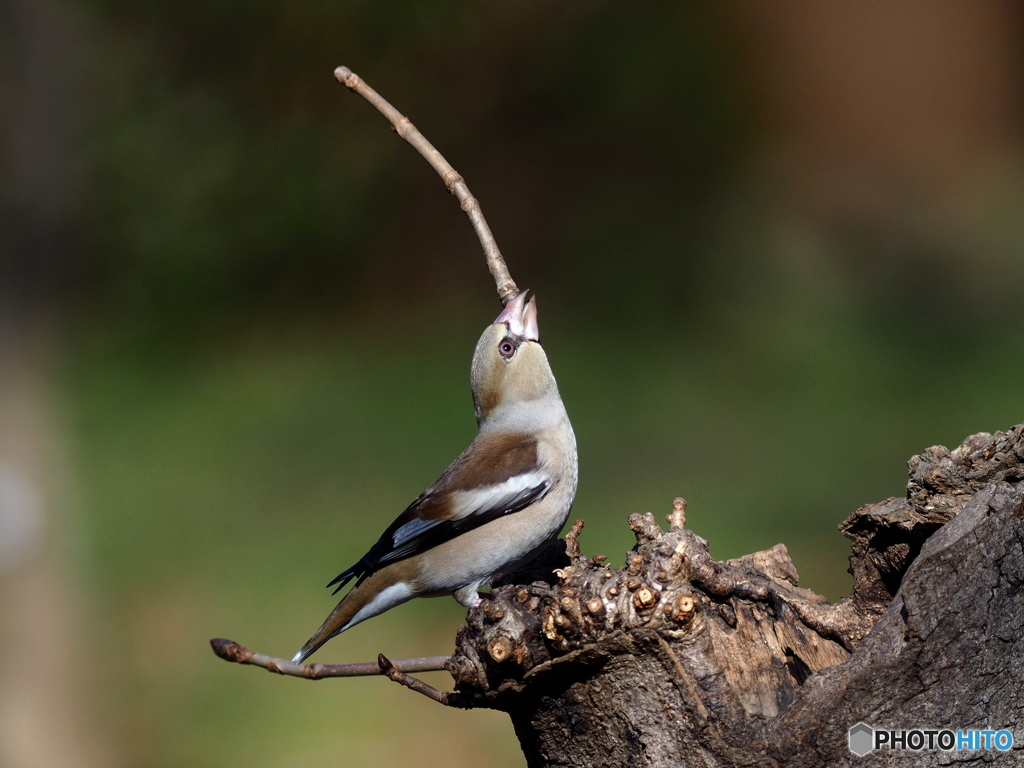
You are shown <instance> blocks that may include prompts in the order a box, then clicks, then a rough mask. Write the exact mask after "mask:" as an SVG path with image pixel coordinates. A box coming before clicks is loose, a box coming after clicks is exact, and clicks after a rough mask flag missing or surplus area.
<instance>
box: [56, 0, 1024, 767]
mask: <svg viewBox="0 0 1024 768" xmlns="http://www.w3.org/2000/svg"><path fill="white" fill-rule="evenodd" d="M73 7H74V9H75V12H76V13H78V14H79V17H78V18H79V19H80V24H81V29H82V32H83V36H85V37H86V38H87V39H88V40H89V43H90V45H91V49H90V56H89V63H88V66H87V67H85V68H84V74H83V75H81V77H82V78H83V79H84V80H85V81H86V82H87V84H88V87H87V93H88V95H89V105H90V106H89V116H88V120H87V121H86V125H85V126H84V128H83V130H82V131H81V132H80V134H79V135H78V136H77V137H76V147H75V148H76V152H77V155H76V157H77V159H78V162H80V164H81V166H82V168H83V169H84V170H83V172H82V173H81V174H80V181H79V184H80V188H79V190H78V195H79V200H78V204H77V207H76V209H75V211H76V212H75V217H76V220H75V227H76V240H75V248H74V249H73V253H74V259H73V263H69V264H68V271H69V272H70V273H72V274H73V275H74V276H75V282H74V289H73V291H72V292H71V293H70V295H68V296H67V297H66V298H67V306H66V307H65V308H64V311H63V316H64V317H65V318H69V322H67V323H66V326H65V329H64V335H63V338H62V349H63V350H64V351H65V353H66V354H65V355H64V357H63V361H64V363H63V368H62V371H61V384H62V386H63V387H64V389H63V392H64V393H65V397H66V413H67V423H68V427H69V437H68V442H69V443H70V445H71V448H72V452H73V458H74V461H75V475H76V486H77V488H76V490H78V491H79V492H80V494H81V498H80V500H79V504H80V517H81V520H80V522H79V523H78V524H77V525H78V528H79V529H80V533H81V539H82V551H81V558H80V559H81V568H82V570H83V572H84V573H85V575H86V579H87V581H88V582H89V585H90V589H91V594H92V596H93V599H94V605H93V606H91V607H90V615H91V617H92V619H93V621H92V622H91V623H90V625H89V627H88V633H89V635H90V642H92V643H93V644H94V645H95V647H96V648H101V649H103V652H102V653H100V654H98V658H99V659H100V661H99V662H98V663H99V665H100V666H101V667H103V666H106V667H108V668H109V669H110V670H111V671H110V679H111V680H114V681H116V682H115V683H113V684H112V685H110V687H109V688H107V689H105V690H104V691H102V692H99V694H98V696H97V711H98V712H99V713H100V714H101V716H102V718H103V722H104V723H105V724H106V727H108V728H110V729H112V732H113V733H115V734H116V738H117V739H118V749H117V750H115V751H120V753H121V755H122V757H123V763H124V764H125V765H133V766H154V767H159V766H177V765H192V766H197V767H199V768H201V767H202V766H214V765H217V766H223V765H228V766H230V765H245V766H249V767H250V768H251V767H254V766H272V765H294V764H303V765H310V766H319V765H324V766H327V765H339V764H340V765H344V764H373V765H407V764H417V765H445V766H458V765H474V766H480V765H494V766H513V765H521V764H522V757H521V755H520V754H519V753H518V747H517V745H516V743H515V740H514V737H513V735H512V733H511V728H510V727H509V725H508V723H507V719H505V718H504V717H503V716H499V715H495V714H493V713H461V712H449V711H446V710H443V709H442V708H440V707H437V706H435V705H433V704H430V703H429V702H427V701H426V700H421V699H419V698H418V697H414V696H413V695H412V694H411V693H409V692H407V691H404V690H401V689H399V688H398V687H397V686H393V685H389V684H385V683H384V682H383V681H381V680H351V681H333V682H322V683H318V684H310V683H307V682H304V681H295V680H286V679H282V678H277V677H274V676H271V675H267V674H265V673H263V672H259V671H256V670H250V669H241V668H237V667H232V666H229V665H227V664H224V663H222V662H220V661H217V660H216V659H214V657H213V655H212V654H211V653H210V652H209V649H208V647H207V646H206V641H207V640H208V639H209V638H210V637H213V636H221V635H227V636H229V637H231V638H232V639H236V640H238V641H239V642H242V643H244V644H246V645H249V646H251V647H254V648H258V649H259V650H261V651H263V652H267V653H275V654H279V655H289V656H290V655H291V653H292V652H293V651H294V650H295V649H296V648H297V647H298V645H300V644H301V642H302V641H303V640H305V638H306V637H307V636H308V635H309V634H310V633H311V632H312V630H313V629H315V627H316V626H317V625H318V623H319V622H320V620H321V619H322V618H323V617H324V616H325V615H326V613H327V612H328V610H329V609H330V608H331V607H332V606H333V600H332V599H331V598H330V597H329V596H328V594H327V593H325V592H322V591H320V587H321V585H322V584H326V583H327V581H328V580H329V579H330V578H331V577H333V576H334V575H335V574H336V573H337V572H338V571H340V570H342V569H343V568H345V567H347V566H348V565H350V564H351V562H352V561H354V560H355V559H356V558H358V557H359V556H360V555H361V554H362V553H363V552H364V551H365V549H366V548H367V547H368V546H369V545H371V544H372V543H373V541H375V540H376V538H377V536H378V535H379V533H380V531H381V530H383V528H384V527H385V526H386V525H387V523H389V522H390V521H391V519H393V517H394V516H395V515H397V514H398V513H399V512H400V511H401V510H402V509H403V508H404V506H405V505H406V504H407V503H408V502H409V501H411V499H412V498H414V497H415V496H416V495H417V494H418V493H419V491H420V490H422V488H423V487H425V486H426V485H427V484H428V483H429V482H430V481H431V480H433V478H434V477H436V475H437V474H438V473H439V472H440V471H441V470H442V469H443V468H444V467H445V466H446V465H447V463H448V462H449V461H450V460H451V459H452V458H454V457H455V456H456V455H457V454H458V453H459V451H461V450H462V448H464V447H465V445H466V444H467V443H468V442H469V440H470V439H472V436H473V432H474V425H473V420H472V409H471V404H470V400H469V394H468V364H469V359H470V355H471V353H472V349H473V344H474V342H475V340H476V336H477V334H478V333H479V332H480V330H481V329H482V328H483V326H484V325H486V324H487V323H488V322H489V321H490V320H491V319H492V318H493V316H494V314H496V312H497V310H498V304H497V302H496V300H495V297H494V293H493V286H492V284H491V281H490V278H489V276H488V275H487V273H486V271H485V268H484V264H483V260H482V259H481V257H480V254H479V249H478V246H477V244H476V241H475V239H474V238H473V235H472V232H471V230H470V228H469V226H468V224H467V222H466V221H465V217H464V216H463V214H462V213H461V212H460V211H459V210H458V208H457V206H456V205H455V204H454V201H453V200H451V199H449V198H448V196H447V195H446V194H445V192H444V190H443V187H442V186H441V184H440V182H439V180H438V179H437V178H436V176H435V175H434V174H433V172H432V171H431V170H430V169H429V168H428V167H427V165H426V164H425V163H424V162H423V161H422V160H421V159H420V158H418V157H417V156H416V155H415V153H414V152H413V151H412V150H410V149H409V148H408V147H406V146H404V145H403V144H402V142H400V141H399V140H397V139H396V138H395V136H394V135H392V134H391V133H390V132H389V131H388V130H387V126H386V125H385V124H384V123H383V122H382V121H381V119H380V118H379V116H377V115H376V114H374V113H373V111H372V110H371V109H370V108H369V107H368V106H367V105H366V104H364V103H362V102H361V101H360V100H358V99H357V98H356V97H354V96H351V95H350V94H348V93H347V92H346V90H345V89H344V88H343V87H342V86H340V85H339V84H338V83H337V82H336V81H335V80H334V78H333V76H332V71H333V69H334V67H335V66H336V65H338V64H346V65H348V66H350V67H352V69H353V70H354V71H356V72H357V73H359V74H360V75H362V76H363V77H364V78H365V79H366V80H367V81H368V82H370V84H371V85H373V86H375V87H376V88H377V89H378V90H380V91H381V92H382V93H383V94H384V95H385V96H386V97H387V98H389V99H390V100H391V101H392V102H393V103H394V104H395V105H396V106H397V107H398V108H399V109H400V110H402V111H403V112H405V113H406V114H407V115H409V116H410V117H411V119H412V120H413V121H414V122H415V123H416V124H417V125H418V126H419V127H420V128H421V129H422V130H423V132H424V133H425V134H426V136H427V137H428V138H429V139H430V140H431V141H432V142H433V143H434V144H435V145H436V146H438V147H439V148H440V149H441V150H442V151H443V152H444V153H445V154H446V156H447V157H448V159H449V160H450V161H451V162H452V164H453V165H454V166H455V167H456V168H457V169H458V170H459V171H460V172H461V173H462V174H463V175H464V176H465V177H466V179H467V180H468V183H469V185H470V188H471V189H472V190H473V192H474V194H475V195H476V196H477V197H478V198H479V199H480V200H481V202H482V205H483V208H484V211H485V213H486V214H487V216H488V219H489V221H490V222H491V225H492V227H493V229H494V231H495V235H496V237H497V239H498V242H499V243H500V244H501V246H502V249H503V251H504V253H505V254H506V257H507V259H508V262H509V266H510V268H511V271H512V274H513V275H514V276H515V278H516V279H517V280H518V281H519V284H520V285H522V286H524V287H527V286H528V287H531V288H534V289H536V290H537V292H538V294H539V305H540V323H541V326H542V330H543V332H544V341H545V345H546V348H547V349H548V353H549V355H550V357H551V359H552V363H553V366H554V368H555V372H556V375H557V376H558V379H559V384H560V387H561V390H562V393H563V397H564V399H565V401H566V404H567V407H568V409H569V412H570V415H571V417H572V418H573V422H574V425H575V427H576V431H577V436H578V439H579V446H580V464H581V483H580V493H579V497H578V500H577V504H576V508H575V510H574V515H575V516H579V517H582V518H584V519H585V520H586V521H587V527H586V529H585V532H584V534H583V538H582V544H583V548H584V551H585V552H586V553H588V554H596V553H603V554H608V555H610V556H611V559H612V562H613V563H614V564H620V563H621V562H622V557H623V553H624V552H625V551H626V550H627V549H629V547H630V546H631V536H630V534H629V531H628V528H627V526H626V518H627V516H628V515H629V514H630V513H632V512H644V511H652V512H654V513H656V514H658V515H662V514H665V513H667V512H668V511H669V510H670V503H671V499H672V498H673V497H674V496H676V495H680V494H681V495H684V496H686V497H687V498H688V499H689V501H690V509H689V515H688V516H689V520H690V525H691V527H693V528H694V529H695V530H697V531H698V532H699V533H700V534H701V535H702V536H705V537H706V538H708V539H709V540H710V542H711V547H712V552H713V553H714V554H715V555H716V556H718V557H733V556H738V555H741V554H744V553H747V552H750V551H754V550H756V549H759V548H765V547H770V546H772V545H774V544H775V543H777V542H779V541H782V542H785V543H786V544H787V545H788V546H789V548H790V551H791V554H792V555H793V557H794V560H795V562H796V565H797V567H798V568H799V570H800V572H801V574H802V576H803V584H804V585H805V586H809V587H811V588H813V589H816V590H818V591H820V592H822V593H824V594H826V595H828V596H830V597H832V598H837V597H839V596H841V595H842V594H844V592H845V590H846V589H847V586H848V577H847V576H846V575H845V573H844V571H845V568H846V561H845V557H846V553H847V547H846V546H845V543H844V541H843V540H842V538H841V537H840V536H839V534H838V533H837V532H836V529H835V526H836V524H837V523H838V522H840V521H841V520H842V519H843V518H844V517H845V516H846V515H847V514H848V513H849V512H850V511H852V510H853V509H854V508H855V507H856V506H858V505H860V504H863V503H868V502H873V501H879V500H881V499H883V498H885V497H887V496H890V495H897V494H900V493H902V492H903V486H904V483H905V473H904V462H905V461H906V460H907V458H909V457H910V456H911V455H912V454H914V453H917V452H919V451H921V450H922V449H924V448H925V447H927V446H928V445H931V444H934V443H945V444H947V445H955V444H958V443H959V442H960V440H962V438H963V437H965V436H966V435H967V434H970V433H972V432H976V431H980V430H983V429H984V430H994V429H1000V428H1006V427H1009V426H1011V425H1012V424H1015V423H1017V422H1019V421H1021V418H1022V413H1021V400H1020V386H1019V381H1020V380H1021V378H1022V376H1024V339H1022V338H1021V335H1020V334H1019V333H1018V332H1017V331H1016V329H1017V328H1019V327H1020V324H1021V321H1022V319H1024V318H1022V314H1024V311H1022V309H1021V307H1022V306H1024V302H1022V301H1021V299H1022V298H1024V295H1022V294H1024V289H1022V288H1021V285H1022V283H1024V279H1022V277H1024V276H1022V274H1021V271H1022V269H1024V267H1022V266H1021V264H1022V260H1021V259H1020V258H1019V246H1020V245H1021V243H1022V242H1024V238H1022V231H1024V230H1022V228H1021V226H1020V222H1019V220H1018V219H1019V216H1018V215H1017V212H1018V211H1019V203H1020V201H1021V199H1022V198H1024V195H1022V194H1021V189H1022V188H1024V185H1022V184H1021V183H1020V180H1019V174H1016V171H1008V172H1002V174H1001V175H997V176H985V177H983V178H985V179H988V181H986V182H985V183H981V182H979V186H978V187H977V188H976V189H973V190H965V191H964V193H963V199H962V200H961V202H960V204H959V207H957V208H955V210H956V211H958V212H959V216H953V215H946V213H945V212H944V211H943V210H941V209H936V210H932V211H930V212H929V213H928V215H921V201H920V198H915V197H914V196H913V195H911V194H908V195H907V196H906V198H904V197H901V196H900V195H898V194H897V195H895V196H894V199H895V200H897V201H898V202H899V201H904V199H906V200H910V201H911V203H912V204H909V203H908V204H907V205H906V206H905V207H904V206H903V205H902V204H898V205H896V206H895V207H893V208H892V209H891V210H887V211H886V216H877V215H871V216H866V215H861V214H859V213H857V212H856V211H855V212H854V213H853V214H849V215H837V214H836V213H835V212H834V211H833V210H831V209H830V210H826V211H825V212H824V213H823V212H822V210H820V209H818V208H815V206H813V205H801V204H800V203H799V201H798V202H796V203H794V202H792V199H791V198H790V197H787V192H786V190H785V187H784V184H783V183H782V182H781V181H780V176H781V177H782V179H785V178H786V176H785V173H784V172H783V173H781V174H779V173H778V172H775V171H772V170H770V169H767V170H766V164H765V163H763V162H762V154H761V153H762V152H763V151H764V148H765V145H766V144H768V143H770V142H769V140H768V139H766V131H765V126H764V125H762V124H761V123H760V122H759V113H758V112H757V110H756V109H755V106H754V100H753V99H752V98H751V95H750V91H751V90H752V89H753V88H755V87H756V82H757V75H758V74H759V73H756V72H752V71H751V68H750V66H751V65H750V63H749V61H748V58H747V52H746V51H745V50H741V49H740V40H741V38H739V37H738V36H737V35H736V34H735V33H734V31H733V29H732V27H731V26H730V24H729V23H728V18H727V17H728V15H729V14H728V12H722V11H721V10H716V6H712V5H710V4H675V5H667V4H664V3H656V2H641V3H634V4H630V5H629V6H625V5H623V4H615V3H610V2H590V3H581V2H568V3H561V4H557V5H552V4H550V3H541V2H539V1H538V0H525V1H524V2H520V3H515V4H464V3H453V2H440V1H436V2H422V1H418V2H412V1H411V0H403V2H400V3H388V4H380V3H369V2H354V1H352V0H350V1H348V2H323V1H322V0H321V1H319V2H300V3H284V2H280V0H247V1H246V2H241V1H240V0H208V1H207V2H205V3H195V2H180V1H178V2H170V1H169V0H150V2H146V3H137V2H125V1H124V0H77V1H76V2H75V3H74V4H73ZM724 7H726V8H735V6H729V5H726V6H724ZM894 175H895V174H894ZM979 178H982V177H981V176H979ZM833 192H834V190H833ZM461 617H462V611H461V609H460V608H459V607H458V606H457V605H456V604H455V602H454V601H452V600H448V599H444V600H429V601H427V600H424V601H417V602H414V603H411V604H409V605H406V606H403V607H401V608H399V609H397V610H395V611H392V612H391V613H389V614H387V615H385V616H382V617H379V618H377V619H375V620H374V621H373V622H369V623H367V624H365V625H362V626H360V627H359V628H358V629H356V630H354V631H353V632H351V633H347V634H346V635H345V636H343V637H342V638H339V639H337V640H334V641H332V643H331V644H330V645H328V646H327V647H326V648H325V649H324V650H323V651H321V654H320V655H318V659H319V660H322V661H352V660H364V659H370V658H373V657H374V655H375V654H376V653H377V652H381V651H383V652H385V653H387V654H388V655H390V656H392V657H393V658H399V657H402V656H415V655H433V654H437V653H442V652H445V651H447V650H449V649H450V648H451V647H452V642H453V637H454V632H455V630H456V628H457V626H458V624H459V622H460V621H461ZM320 656H322V658H320ZM115 669H116V670H117V673H116V674H115V673H114V670H115ZM432 682H434V683H435V684H437V685H446V684H447V683H446V681H445V680H444V679H443V676H441V675H438V676H436V679H432Z"/></svg>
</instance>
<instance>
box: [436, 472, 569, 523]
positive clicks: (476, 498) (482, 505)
mask: <svg viewBox="0 0 1024 768" xmlns="http://www.w3.org/2000/svg"><path fill="white" fill-rule="evenodd" d="M541 485H546V486H550V485H551V480H550V479H549V478H547V477H546V476H544V475H542V474H541V473H539V472H525V473H523V474H521V475H516V476H515V477H510V478H509V479H508V480H506V481H505V482H503V483H498V484H497V485H491V486H487V487H486V488H474V489H473V490H472V491H457V492H456V493H455V494H453V498H452V513H451V516H450V517H449V518H448V519H449V520H462V519H463V518H464V517H467V516H469V515H473V514H476V513H478V512H487V511H489V510H492V509H501V508H502V507H507V506H509V505H511V504H512V503H514V502H515V501H516V499H517V498H518V497H519V496H520V495H521V494H524V493H527V492H529V491H531V490H532V489H534V488H536V487H537V486H541ZM546 490H547V489H546V488H545V491H546Z"/></svg>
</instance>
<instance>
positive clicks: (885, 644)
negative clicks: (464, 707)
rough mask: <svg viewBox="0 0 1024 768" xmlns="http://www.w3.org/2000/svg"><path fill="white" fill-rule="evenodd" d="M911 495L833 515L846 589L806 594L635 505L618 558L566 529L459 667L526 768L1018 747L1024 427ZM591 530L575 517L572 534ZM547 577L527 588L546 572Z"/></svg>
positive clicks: (1015, 755) (839, 758)
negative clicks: (896, 744)
mask: <svg viewBox="0 0 1024 768" xmlns="http://www.w3.org/2000/svg"><path fill="white" fill-rule="evenodd" d="M909 470H910V482H909V484H908V488H907V495H906V497H905V498H902V499H896V498H893V499H888V500H886V501H883V502H881V503H878V504H872V505H868V506H865V507H861V508H860V509H858V510H856V511H855V512H854V513H853V514H852V515H851V516H850V517H849V518H848V519H847V520H846V521H844V522H843V523H842V525H841V526H840V528H841V530H842V532H843V533H844V535H846V536H847V537H848V538H849V539H850V542H851V550H852V551H851V555H850V571H851V573H852V574H853V577H854V588H853V593H852V595H850V596H849V597H847V598H844V599H843V600H841V601H840V602H838V603H836V604H830V603H829V602H828V601H827V600H826V599H824V598H822V597H820V596H818V595H815V594H814V593H813V592H811V591H809V590H806V589H802V588H800V587H799V586H798V585H797V572H796V569H795V568H794V566H793V563H792V561H791V560H790V558H789V555H788V554H787V552H786V548H785V547H784V546H783V545H781V544H780V545H778V546H776V547H774V548H772V549H770V550H768V551H766V552H758V553H755V554H752V555H748V556H746V557H742V558H739V559H736V560H731V561H726V562H716V561H715V560H713V559H712V558H711V556H710V555H709V554H708V549H707V543H706V542H705V541H704V540H703V539H701V538H700V537H699V536H697V535H696V534H694V533H693V532H692V531H690V530H687V529H685V528H684V527H682V515H681V511H680V510H677V513H676V514H675V515H674V516H670V519H672V520H673V525H672V526H671V529H670V530H668V531H665V530H663V529H662V528H661V527H659V526H658V525H657V523H656V522H655V520H654V518H653V517H652V516H650V515H646V516H641V515H633V516H632V517H631V518H630V526H631V528H632V529H633V531H634V533H635V535H636V542H637V543H636V546H635V547H634V549H633V550H632V551H631V553H630V554H629V556H628V557H627V562H626V564H625V565H624V566H623V567H622V568H617V569H610V568H607V567H605V566H604V565H603V564H602V562H601V561H600V558H593V559H590V560H588V559H586V558H584V557H583V556H582V555H580V552H579V545H578V542H577V541H576V537H575V535H570V537H568V538H567V542H564V543H562V546H561V549H560V550H557V551H552V552H550V553H549V557H548V562H547V572H548V573H549V574H551V573H552V571H551V568H552V566H554V567H555V570H554V571H553V574H552V575H551V576H549V577H548V578H547V579H546V580H545V579H542V578H538V576H539V575H540V574H542V573H543V569H541V570H538V571H535V572H534V573H532V574H518V575H517V576H518V579H515V580H513V581H515V582H519V583H522V582H524V581H525V582H528V584H529V585H528V586H521V585H520V586H512V585H509V586H504V587H501V588H499V589H497V590H495V592H494V594H493V598H492V599H491V600H487V601H484V602H483V603H482V604H481V605H480V606H479V607H478V608H475V609H474V610H472V611H470V613H469V616H468V620H467V626H466V627H464V628H463V629H462V630H461V631H460V634H459V636H458V639H457V648H456V653H455V655H454V656H453V657H452V659H451V660H450V662H449V664H448V667H449V670H450V671H451V673H452V675H453V676H454V678H455V680H456V689H457V691H458V696H459V698H460V700H461V701H463V702H465V703H466V704H469V705H472V706H483V707H490V708H494V709H498V710H502V711H505V712H507V713H508V714H509V715H510V717H511V719H512V722H513V724H514V726H515V729H516V733H517V735H518V737H519V739H520V742H521V744H522V747H523V751H524V753H525V754H526V758H527V762H528V764H529V765H530V766H588V767H590V766H677V765H678V766H777V767H782V766H785V767H786V768H797V767H798V766H799V767H803V766H806V767H807V768H811V767H812V766H813V767H815V768H816V767H818V766H845V765H850V766H854V765H865V764H876V765H877V764H891V762H893V761H895V760H897V759H898V761H899V762H898V764H899V765H901V766H917V765H922V766H923V765H935V764H949V763H952V762H957V761H960V760H964V759H979V758H982V759H984V760H990V759H994V760H996V761H997V762H1004V761H1007V762H1008V764H1017V761H1020V760H1021V759H1022V754H1021V752H1020V751H1019V750H1020V748H1021V747H1024V732H1021V730H1020V724H1021V720H1022V708H1024V699H1022V698H1021V696H1020V689H1021V682H1022V679H1024V672H1022V670H1024V663H1022V662H1024V658H1022V656H1024V643H1022V641H1021V636H1022V625H1024V603H1022V600H1021V597H1022V595H1021V585H1022V584H1024V553H1022V542H1024V485H1022V484H1021V482H1020V481H1021V478H1022V477H1024V425H1021V426H1018V427H1015V428H1014V429H1012V430H1010V431H1009V432H1005V433H1003V432H998V433H996V434H995V435H989V434H978V435H974V436H972V437H970V438H968V439H967V440H966V441H965V442H964V443H963V445H961V446H960V447H958V448H957V449H955V450H953V451H949V450H947V449H946V448H943V447H934V448H929V449H928V450H926V451H924V452H923V453H922V454H921V455H919V456H915V457H913V458H912V459H911V460H910V463H909ZM575 533H576V534H577V535H578V529H577V530H576V531H575ZM534 579H535V580H534ZM861 721H863V722H865V723H868V724H869V725H871V726H873V727H875V728H887V729H889V728H891V729H896V730H903V729H906V730H910V729H913V728H934V729H942V728H951V729H953V730H957V729H971V728H977V729H993V730H997V729H1007V730H1009V731H1011V732H1012V733H1014V734H1015V736H1016V737H1017V741H1016V743H1015V745H1014V749H1013V750H1012V751H1009V752H1006V753H1002V752H999V751H997V750H991V751H989V752H985V753H979V752H943V751H940V750H931V751H930V750H923V751H917V752H915V751H909V750H908V751H902V752H888V751H882V752H878V751H876V752H872V753H870V754H869V755H868V756H866V757H858V756H856V755H854V754H853V753H852V752H851V751H850V750H849V748H848V730H849V728H850V727H851V726H853V725H854V724H856V723H858V722H861Z"/></svg>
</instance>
